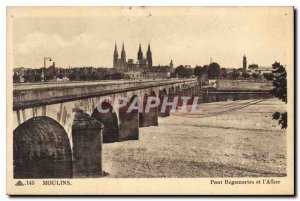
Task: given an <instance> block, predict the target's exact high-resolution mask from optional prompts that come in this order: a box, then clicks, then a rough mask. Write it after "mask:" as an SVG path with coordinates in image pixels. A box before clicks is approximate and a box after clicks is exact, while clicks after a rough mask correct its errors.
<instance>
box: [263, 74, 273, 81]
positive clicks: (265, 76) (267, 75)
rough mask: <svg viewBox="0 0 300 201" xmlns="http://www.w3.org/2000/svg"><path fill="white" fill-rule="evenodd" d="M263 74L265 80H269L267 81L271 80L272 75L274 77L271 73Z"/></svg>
mask: <svg viewBox="0 0 300 201" xmlns="http://www.w3.org/2000/svg"><path fill="white" fill-rule="evenodd" d="M263 76H264V78H266V80H269V81H271V80H273V77H274V75H273V73H263Z"/></svg>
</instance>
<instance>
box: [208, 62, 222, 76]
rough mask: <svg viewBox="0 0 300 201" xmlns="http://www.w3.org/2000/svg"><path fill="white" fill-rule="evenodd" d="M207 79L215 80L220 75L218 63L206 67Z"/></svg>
mask: <svg viewBox="0 0 300 201" xmlns="http://www.w3.org/2000/svg"><path fill="white" fill-rule="evenodd" d="M207 72H208V78H209V79H216V78H218V77H219V75H220V65H219V64H218V63H215V62H213V63H211V64H209V66H208V71H207Z"/></svg>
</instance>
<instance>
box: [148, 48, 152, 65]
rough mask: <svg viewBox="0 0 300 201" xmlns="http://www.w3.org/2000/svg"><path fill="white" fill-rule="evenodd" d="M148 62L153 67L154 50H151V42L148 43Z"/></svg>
mask: <svg viewBox="0 0 300 201" xmlns="http://www.w3.org/2000/svg"><path fill="white" fill-rule="evenodd" d="M147 62H148V64H149V67H152V52H151V50H150V43H149V44H148V50H147Z"/></svg>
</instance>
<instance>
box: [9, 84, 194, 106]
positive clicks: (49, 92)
mask: <svg viewBox="0 0 300 201" xmlns="http://www.w3.org/2000/svg"><path fill="white" fill-rule="evenodd" d="M176 84H183V85H185V86H191V85H196V84H197V80H196V79H176V80H157V81H155V80H151V81H115V82H110V83H109V82H106V83H105V82H82V83H61V84H49V85H48V84H47V85H45V84H44V85H23V86H22V85H16V86H14V90H13V110H20V109H25V108H31V107H36V106H43V105H49V104H56V103H63V102H69V101H74V100H80V99H86V98H92V97H100V96H106V95H111V94H117V93H123V92H128V91H135V90H140V89H147V88H154V87H159V86H167V85H176Z"/></svg>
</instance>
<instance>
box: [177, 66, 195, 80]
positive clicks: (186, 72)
mask: <svg viewBox="0 0 300 201" xmlns="http://www.w3.org/2000/svg"><path fill="white" fill-rule="evenodd" d="M174 72H175V74H176V75H178V77H179V78H189V77H191V76H192V75H193V70H192V68H187V67H184V66H183V65H180V66H178V67H177V68H176V69H175V71H174Z"/></svg>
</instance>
